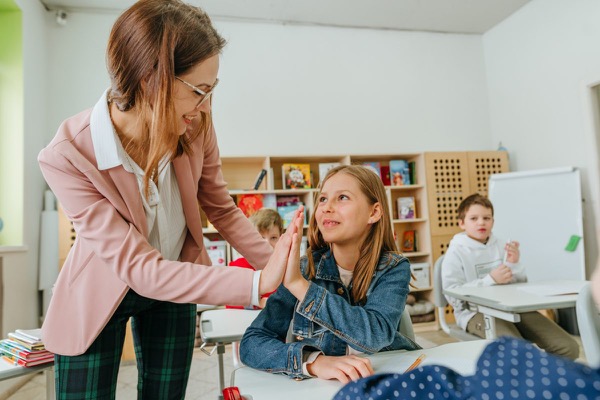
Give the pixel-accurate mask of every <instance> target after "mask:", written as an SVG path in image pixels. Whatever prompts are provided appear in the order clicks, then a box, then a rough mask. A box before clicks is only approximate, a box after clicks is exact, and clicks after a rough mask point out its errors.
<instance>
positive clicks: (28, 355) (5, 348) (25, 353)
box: [0, 339, 52, 360]
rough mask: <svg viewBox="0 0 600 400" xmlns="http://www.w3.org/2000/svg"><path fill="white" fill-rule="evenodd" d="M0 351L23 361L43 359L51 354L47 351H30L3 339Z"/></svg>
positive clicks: (0, 342) (0, 343)
mask: <svg viewBox="0 0 600 400" xmlns="http://www.w3.org/2000/svg"><path fill="white" fill-rule="evenodd" d="M0 351H2V352H4V353H8V354H11V355H13V356H17V357H19V358H22V359H24V360H31V359H34V358H40V357H45V356H48V355H49V354H52V353H50V352H49V351H48V350H38V351H30V350H29V349H27V348H26V347H23V346H21V345H19V344H18V343H16V342H13V341H12V340H10V339H4V340H2V341H0Z"/></svg>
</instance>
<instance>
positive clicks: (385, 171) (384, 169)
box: [380, 165, 392, 186]
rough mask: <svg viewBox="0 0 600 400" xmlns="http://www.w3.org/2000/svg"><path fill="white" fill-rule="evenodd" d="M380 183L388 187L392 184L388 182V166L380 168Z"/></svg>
mask: <svg viewBox="0 0 600 400" xmlns="http://www.w3.org/2000/svg"><path fill="white" fill-rule="evenodd" d="M380 170H381V182H383V185H384V186H390V185H391V184H392V182H391V181H390V166H389V165H382V166H381V168H380Z"/></svg>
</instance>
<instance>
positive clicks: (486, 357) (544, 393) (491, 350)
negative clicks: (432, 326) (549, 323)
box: [334, 337, 600, 400]
mask: <svg viewBox="0 0 600 400" xmlns="http://www.w3.org/2000/svg"><path fill="white" fill-rule="evenodd" d="M363 399H367V400H384V399H473V400H479V399H481V400H509V399H523V400H527V399H540V400H551V399H556V400H600V370H598V369H592V368H589V367H588V366H585V365H583V364H579V363H576V362H573V361H570V360H568V359H566V358H562V357H558V356H555V355H552V354H549V353H546V352H544V351H542V350H540V349H538V348H537V347H535V346H533V345H532V344H531V343H529V342H525V341H523V340H519V339H514V338H508V337H505V338H500V339H498V340H496V341H494V342H493V343H491V344H489V345H488V346H487V347H486V348H485V350H484V352H483V353H482V354H481V356H480V357H479V360H478V362H477V369H476V372H475V374H474V375H472V376H462V375H460V374H458V373H456V372H455V371H453V370H452V369H449V368H446V367H442V366H436V365H429V366H424V367H419V368H417V369H415V370H413V371H411V372H408V373H405V374H379V375H373V376H370V377H368V378H363V379H360V380H358V381H356V382H351V383H349V384H347V385H346V386H344V387H343V388H342V389H341V390H340V391H339V392H338V393H337V394H336V395H335V397H334V400H363Z"/></svg>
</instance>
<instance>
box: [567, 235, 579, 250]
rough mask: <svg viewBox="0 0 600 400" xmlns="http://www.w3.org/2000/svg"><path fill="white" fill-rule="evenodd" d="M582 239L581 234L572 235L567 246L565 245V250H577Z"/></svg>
mask: <svg viewBox="0 0 600 400" xmlns="http://www.w3.org/2000/svg"><path fill="white" fill-rule="evenodd" d="M580 240H581V236H577V235H571V237H570V238H569V243H567V247H565V250H566V251H575V250H577V245H578V244H579V241H580Z"/></svg>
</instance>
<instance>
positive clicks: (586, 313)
mask: <svg viewBox="0 0 600 400" xmlns="http://www.w3.org/2000/svg"><path fill="white" fill-rule="evenodd" d="M576 312H577V325H579V334H580V335H581V343H582V345H583V351H584V353H585V358H586V360H587V363H588V365H589V366H591V367H593V368H598V367H600V314H599V313H598V308H597V307H596V303H595V302H594V298H593V297H592V290H591V284H589V283H588V284H586V285H585V286H584V287H583V288H582V289H581V291H580V292H579V295H578V296H577V305H576Z"/></svg>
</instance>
